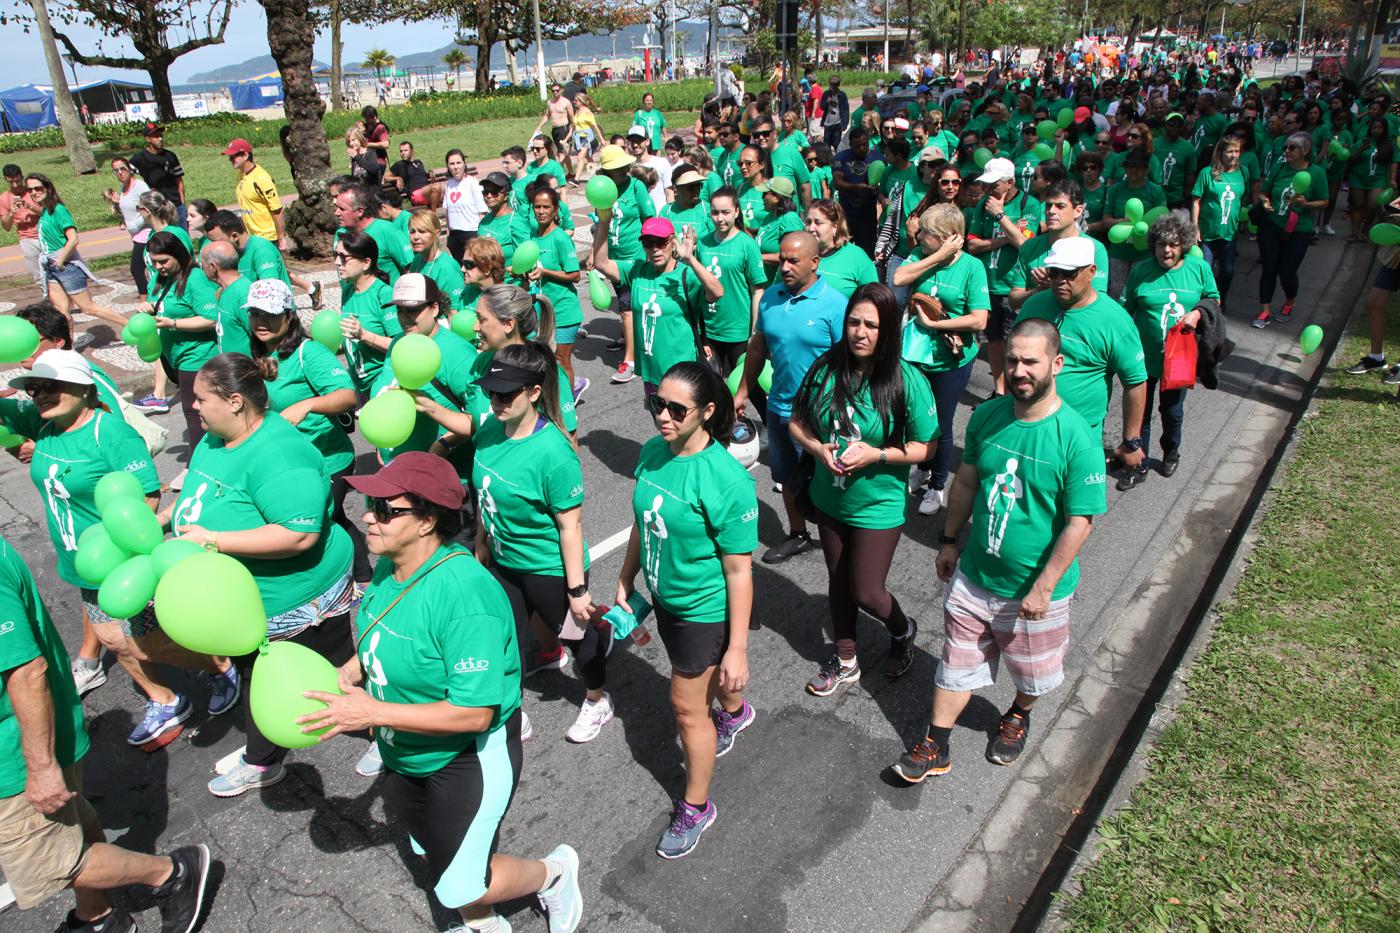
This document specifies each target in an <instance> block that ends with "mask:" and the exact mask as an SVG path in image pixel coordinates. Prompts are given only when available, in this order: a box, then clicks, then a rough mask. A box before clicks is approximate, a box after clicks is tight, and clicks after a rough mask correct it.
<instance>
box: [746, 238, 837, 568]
mask: <svg viewBox="0 0 1400 933" xmlns="http://www.w3.org/2000/svg"><path fill="white" fill-rule="evenodd" d="M819 253H820V249H819V247H818V246H817V240H816V238H815V237H813V236H812V235H811V234H810V233H806V232H800V231H799V232H794V233H789V234H788V235H787V236H785V237H783V240H782V243H781V244H779V246H778V277H779V279H780V281H779V282H775V283H774V284H773V285H771V286H769V287H768V288H767V289H765V290H764V292H763V299H762V300H761V301H760V302H759V305H758V322H757V324H756V325H755V327H754V334H753V336H752V337H751V338H749V349H748V358H747V359H746V360H745V362H744V379H743V383H742V384H741V385H740V386H739V391H738V392H736V393H735V395H734V406H735V408H736V410H737V411H738V412H739V413H740V414H743V412H744V407H745V405H747V403H748V400H749V391H750V389H751V388H752V387H753V386H754V385H755V384H757V381H758V374H759V373H760V372H761V371H762V370H763V364H764V362H765V361H766V360H772V361H773V388H772V389H770V390H769V393H768V412H767V416H766V418H765V422H766V424H767V426H768V465H769V469H770V470H771V471H772V473H773V482H774V483H776V484H777V485H779V486H781V487H782V491H783V505H784V506H786V508H787V517H788V535H787V537H786V538H784V539H783V540H782V541H780V542H779V543H777V544H775V545H773V546H772V547H770V548H769V549H768V550H766V551H764V552H763V562H764V563H765V564H781V563H783V562H784V561H787V560H791V559H792V558H794V557H796V556H798V555H799V554H805V553H807V552H808V551H810V550H812V549H813V548H815V547H816V545H815V544H814V543H813V541H812V538H811V536H810V535H809V534H808V532H807V523H806V522H805V521H804V520H803V518H802V513H801V512H799V511H798V509H797V491H796V490H795V489H794V488H790V484H789V482H788V481H789V480H790V479H791V478H792V475H793V472H794V471H795V470H796V469H797V454H798V451H799V450H800V448H799V447H798V446H797V443H796V442H795V441H793V439H792V436H791V435H790V434H789V433H788V420H789V419H790V418H791V417H792V401H793V399H794V398H795V397H796V395H797V388H798V386H800V385H801V384H802V377H804V376H806V375H807V370H808V369H809V368H811V366H812V363H813V361H814V360H816V358H817V357H819V356H821V355H822V354H823V353H825V352H826V351H827V350H829V349H831V347H832V345H833V344H835V343H836V341H838V340H840V339H841V332H842V330H843V329H844V327H845V320H846V296H845V295H843V294H841V292H839V291H837V290H836V289H834V288H832V287H831V286H830V285H828V284H827V283H826V281H825V280H824V279H822V277H821V275H820V274H819V265H820V263H821V260H820V259H819V258H818V257H819Z"/></svg>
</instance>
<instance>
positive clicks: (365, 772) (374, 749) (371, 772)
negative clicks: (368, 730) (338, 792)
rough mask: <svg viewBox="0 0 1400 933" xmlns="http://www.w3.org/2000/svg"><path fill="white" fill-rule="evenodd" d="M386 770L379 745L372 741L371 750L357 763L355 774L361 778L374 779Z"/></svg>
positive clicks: (368, 749) (366, 751) (370, 743)
mask: <svg viewBox="0 0 1400 933" xmlns="http://www.w3.org/2000/svg"><path fill="white" fill-rule="evenodd" d="M383 770H384V756H383V755H381V754H379V743H378V742H376V741H375V740H374V739H370V742H369V748H367V749H365V753H364V754H363V755H361V756H360V760H359V761H357V762H355V773H356V774H358V775H360V776H361V777H374V776H375V775H376V774H379V773H380V772H382V771H383Z"/></svg>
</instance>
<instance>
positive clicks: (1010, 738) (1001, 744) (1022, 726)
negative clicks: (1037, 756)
mask: <svg viewBox="0 0 1400 933" xmlns="http://www.w3.org/2000/svg"><path fill="white" fill-rule="evenodd" d="M1030 731H1031V723H1030V720H1029V719H1027V718H1026V717H1024V716H1022V715H1020V714H1019V713H1011V712H1008V713H1007V714H1006V715H1005V716H1003V717H1001V728H1000V729H999V730H998V731H997V734H996V736H994V737H993V738H992V741H991V744H989V745H988V746H987V760H988V761H990V762H991V763H992V764H994V765H1009V764H1011V763H1012V762H1013V761H1015V760H1016V759H1017V758H1020V757H1021V752H1023V751H1025V748H1026V735H1027V734H1029V733H1030Z"/></svg>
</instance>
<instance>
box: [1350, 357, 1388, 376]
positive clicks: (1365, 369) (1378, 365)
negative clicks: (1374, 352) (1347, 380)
mask: <svg viewBox="0 0 1400 933" xmlns="http://www.w3.org/2000/svg"><path fill="white" fill-rule="evenodd" d="M1385 368H1386V362H1385V360H1383V359H1382V360H1378V359H1376V358H1375V357H1374V356H1371V355H1370V354H1369V353H1368V354H1366V355H1365V356H1363V357H1362V358H1361V359H1359V360H1357V361H1356V365H1355V366H1353V367H1351V368H1350V369H1348V370H1347V375H1349V376H1364V375H1366V374H1367V373H1378V372H1380V371H1381V370H1383V369H1385Z"/></svg>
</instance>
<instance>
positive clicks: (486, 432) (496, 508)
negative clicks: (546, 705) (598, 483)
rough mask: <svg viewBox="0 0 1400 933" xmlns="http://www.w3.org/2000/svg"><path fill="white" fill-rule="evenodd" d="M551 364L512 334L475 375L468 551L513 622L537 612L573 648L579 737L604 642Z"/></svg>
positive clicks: (594, 726) (601, 683) (599, 723)
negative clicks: (491, 578) (480, 405)
mask: <svg viewBox="0 0 1400 933" xmlns="http://www.w3.org/2000/svg"><path fill="white" fill-rule="evenodd" d="M487 300H488V301H489V300H490V299H489V298H488V299H487ZM557 365H558V364H557V363H556V362H555V360H554V356H553V354H551V353H550V352H549V347H548V345H546V344H543V343H539V342H530V343H524V344H513V345H508V346H505V347H502V348H501V349H500V350H498V351H496V353H495V356H494V357H493V358H492V360H491V367H490V369H489V370H488V371H487V372H485V373H483V374H482V375H481V376H480V377H479V378H477V379H476V380H475V384H476V385H477V386H479V387H480V388H481V389H482V391H484V392H485V393H486V394H487V396H488V397H489V398H490V400H491V401H490V405H491V414H492V415H493V416H494V417H492V418H490V419H487V420H486V421H485V422H484V423H483V424H482V425H481V426H480V427H479V428H478V430H477V431H476V434H475V436H474V438H473V440H474V442H475V447H476V458H475V461H474V462H473V465H472V487H473V488H474V489H475V490H476V495H477V517H478V521H477V527H476V556H477V559H478V560H480V561H481V562H482V564H484V565H487V566H489V567H491V568H492V571H493V572H494V573H495V575H496V578H497V579H498V580H499V581H500V582H501V585H502V586H504V587H505V591H506V594H507V595H508V596H509V597H510V605H511V609H512V610H513V612H514V613H515V623H516V627H517V628H518V629H523V628H524V627H525V625H526V624H527V623H528V621H529V618H530V615H531V613H537V614H538V615H539V617H540V618H541V619H543V620H544V622H545V623H546V624H547V625H550V626H553V627H554V630H555V633H556V634H557V635H558V636H559V640H560V641H561V642H562V643H563V644H564V645H566V646H568V648H569V649H570V650H571V651H572V652H573V655H574V662H575V668H576V669H577V670H578V672H579V675H580V677H582V679H583V685H584V688H585V690H586V695H585V697H584V701H583V705H582V706H581V708H580V709H579V713H578V717H577V719H576V720H575V722H574V724H573V725H572V726H570V727H569V730H568V732H567V734H566V738H568V740H569V741H570V742H575V743H583V742H591V741H593V739H595V738H597V736H598V733H599V732H600V731H601V730H602V728H603V726H605V725H606V724H607V723H608V722H609V721H610V720H611V719H612V718H613V706H612V698H611V697H610V696H609V695H608V693H607V691H606V690H605V689H604V687H605V684H606V681H607V653H608V646H606V645H605V644H604V643H603V639H602V637H601V635H600V633H599V631H598V629H597V628H596V627H595V626H594V624H593V618H592V616H593V600H592V599H591V598H590V597H589V595H588V547H587V545H586V544H585V543H584V540H583V499H584V493H583V468H582V467H581V466H580V464H579V458H578V451H577V450H575V449H574V445H573V443H572V442H571V441H570V439H569V436H568V434H567V433H566V432H565V430H564V422H563V416H562V415H561V413H560V411H559V405H558V397H559V387H558V384H557V378H556V375H555V374H556V369H557Z"/></svg>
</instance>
